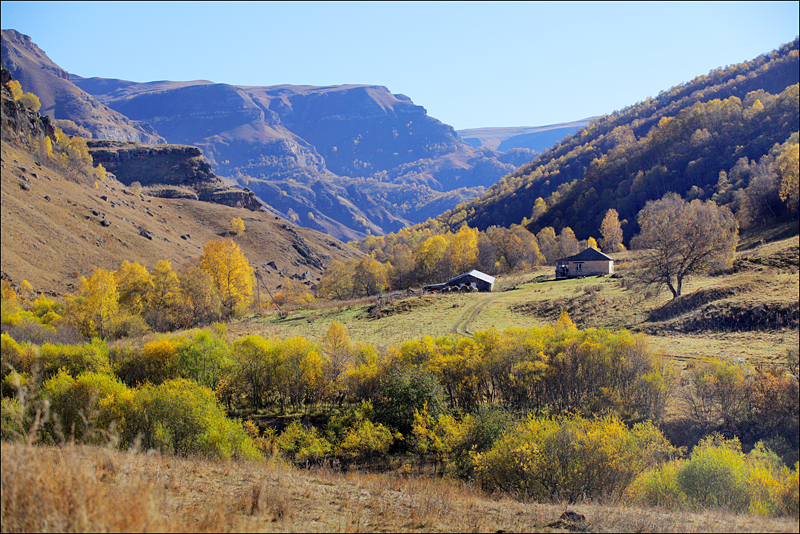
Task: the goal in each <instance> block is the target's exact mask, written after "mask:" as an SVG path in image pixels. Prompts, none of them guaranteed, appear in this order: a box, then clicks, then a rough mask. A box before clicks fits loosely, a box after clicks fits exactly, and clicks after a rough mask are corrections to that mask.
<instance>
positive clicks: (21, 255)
mask: <svg viewBox="0 0 800 534" xmlns="http://www.w3.org/2000/svg"><path fill="white" fill-rule="evenodd" d="M7 73H8V71H6V70H5V69H4V70H3V84H2V153H1V154H0V170H1V171H2V179H1V180H0V185H2V206H3V209H2V213H0V225H1V226H0V227H2V254H1V255H0V258H1V260H2V265H1V266H0V267H1V270H2V278H3V279H7V280H10V281H11V282H12V283H14V284H15V285H17V287H19V284H20V283H21V282H22V281H23V280H28V281H29V282H30V283H31V284H32V285H33V287H34V288H36V289H37V290H39V291H44V292H47V293H48V294H51V295H60V294H63V293H64V292H66V291H69V292H71V291H74V290H75V288H76V286H77V284H78V280H79V279H80V277H81V276H87V277H88V276H89V275H90V274H91V273H92V272H93V271H94V269H96V268H104V269H108V270H114V269H117V268H119V266H120V264H121V263H122V262H123V261H124V260H128V261H131V262H139V263H140V264H142V265H145V266H146V267H147V268H148V269H152V268H153V267H154V266H155V264H156V262H157V261H158V260H161V259H165V260H168V261H170V262H171V264H172V266H173V269H175V270H177V269H179V268H181V267H183V266H186V265H189V264H192V263H195V262H197V261H198V260H199V257H200V254H201V252H202V248H203V246H204V245H205V243H206V242H207V241H209V240H213V239H220V238H228V237H230V236H229V232H228V230H229V227H230V221H231V220H232V219H233V218H237V217H239V218H242V219H243V220H244V224H245V231H244V233H243V234H241V235H239V236H235V237H233V239H234V240H235V241H236V242H237V243H238V244H239V246H240V247H241V249H242V251H243V252H244V254H245V256H247V257H248V259H249V260H250V263H251V265H253V266H257V267H258V268H259V269H260V271H261V273H262V275H263V278H264V281H265V283H266V284H267V285H268V286H269V287H271V288H275V287H277V286H278V285H280V284H282V283H285V282H286V280H289V279H293V280H296V281H299V282H300V283H305V284H306V285H313V284H314V283H315V281H316V280H317V279H318V278H319V277H320V276H321V273H322V272H323V271H324V269H325V268H326V267H327V266H328V265H330V263H331V262H332V261H334V260H337V259H339V260H344V259H348V258H354V257H359V256H361V253H360V252H359V251H357V250H356V249H354V248H353V247H350V246H347V245H345V244H343V243H341V242H340V241H338V240H336V239H334V238H332V237H330V236H328V235H325V234H323V233H321V232H318V231H316V230H311V229H308V228H302V227H299V226H295V225H294V224H291V223H289V222H287V221H285V220H282V219H279V218H277V217H275V216H274V215H271V214H268V213H265V212H263V211H262V212H255V211H251V210H248V209H245V208H242V207H236V205H237V204H238V205H248V204H249V202H251V201H252V199H254V197H252V195H250V194H248V193H247V192H246V191H241V190H233V191H229V190H227V189H218V187H219V186H220V181H219V179H218V178H216V176H215V175H213V173H210V167H209V166H208V164H207V163H205V162H204V161H203V160H202V157H201V153H200V150H199V149H197V148H196V147H188V146H175V145H142V144H135V143H122V142H111V141H90V142H89V143H90V144H94V145H95V146H94V148H92V149H91V150H92V152H93V154H94V156H95V157H96V158H97V159H103V161H105V162H106V164H108V165H109V168H112V169H114V171H116V172H117V173H119V177H120V179H124V180H126V181H129V180H130V178H132V177H134V176H135V177H137V178H138V180H137V181H140V182H141V183H142V186H143V191H144V194H140V193H139V192H138V191H137V190H136V189H134V188H132V187H129V184H130V182H129V183H128V184H125V183H123V182H122V181H120V180H118V179H117V178H116V177H115V176H114V175H113V174H109V175H108V176H107V177H106V178H105V179H104V180H100V179H97V178H95V177H93V176H88V175H86V174H85V173H84V172H83V171H81V170H80V168H77V167H76V166H74V165H72V164H70V165H67V166H64V165H61V164H60V163H58V161H57V159H55V158H52V157H47V155H46V151H44V150H42V148H41V147H43V146H45V142H44V139H45V137H47V138H49V139H50V142H51V145H52V147H53V149H54V150H55V151H56V153H58V151H59V150H60V148H59V143H58V141H56V139H55V138H56V136H55V135H54V128H53V127H52V125H51V121H49V120H48V119H47V118H46V117H44V118H43V117H42V116H41V115H39V114H38V113H32V112H30V111H29V110H26V109H24V108H23V107H22V106H20V105H18V104H17V102H15V101H14V100H13V98H12V97H11V95H10V91H9V90H8V88H7V83H8V79H7V78H6V75H7ZM101 153H104V154H105V155H104V157H102V158H101ZM114 162H116V163H114ZM96 163H97V161H95V164H96ZM104 165H105V164H104ZM131 171H135V174H129V173H131ZM182 173H183V174H182ZM187 177H188V178H189V184H190V185H189V186H187V185H186V184H185V183H184V182H183V181H182V179H183V178H187ZM148 184H160V185H159V187H172V188H173V189H175V190H178V191H183V192H187V191H188V192H192V191H194V193H195V194H196V195H198V196H201V195H202V194H203V193H210V194H211V195H212V196H214V195H216V196H219V195H223V196H224V195H230V198H229V200H231V202H230V203H231V204H233V206H228V205H223V204H220V203H211V202H202V201H199V200H194V197H193V196H192V195H191V194H189V195H186V197H184V198H158V197H154V196H151V195H149V194H147V191H148V187H155V186H152V185H148ZM164 184H171V185H164ZM203 185H204V187H201V186H203ZM217 200H225V199H217ZM250 207H255V206H252V205H251V206H250Z"/></svg>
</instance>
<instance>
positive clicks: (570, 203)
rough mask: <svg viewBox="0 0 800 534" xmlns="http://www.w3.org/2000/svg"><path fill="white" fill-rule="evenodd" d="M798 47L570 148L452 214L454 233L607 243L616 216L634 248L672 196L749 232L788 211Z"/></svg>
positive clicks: (729, 70) (612, 118)
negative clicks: (784, 187) (708, 207)
mask: <svg viewBox="0 0 800 534" xmlns="http://www.w3.org/2000/svg"><path fill="white" fill-rule="evenodd" d="M799 73H800V70H799V68H798V41H797V40H795V41H794V42H792V43H789V44H786V45H783V46H781V47H780V49H778V50H775V51H773V52H772V53H770V54H764V55H761V56H759V57H757V58H756V59H754V60H752V61H745V62H743V63H740V64H737V65H730V66H727V67H723V68H719V69H716V70H713V71H711V72H710V73H709V74H708V75H704V76H698V77H697V78H695V79H693V80H692V81H690V82H688V83H684V84H681V85H678V86H676V87H673V88H672V89H670V90H669V91H666V92H661V93H660V94H659V95H658V96H657V97H656V98H649V99H647V100H646V101H644V102H639V103H636V104H634V105H632V106H630V107H627V108H625V109H623V110H621V111H615V112H614V113H612V114H611V115H605V116H603V117H600V118H599V119H597V120H595V121H593V122H592V123H591V124H590V125H589V126H588V127H586V128H584V129H582V130H580V131H578V132H577V133H576V134H575V135H574V136H568V137H566V138H565V139H564V140H562V141H561V142H560V143H558V144H556V145H554V146H553V147H552V148H551V149H549V150H547V151H546V152H544V153H543V154H541V155H539V156H538V157H536V159H534V160H533V161H532V162H531V163H529V164H527V165H524V166H523V167H521V168H519V169H518V170H517V171H515V172H514V173H511V174H510V175H508V176H506V177H504V178H503V179H502V180H500V182H498V183H497V184H495V185H494V186H492V187H491V188H490V189H489V190H488V191H487V192H486V193H485V194H483V195H482V196H481V197H479V198H477V199H475V200H473V201H471V202H468V203H465V204H462V205H459V206H457V207H456V208H454V209H452V210H450V211H448V212H445V213H444V214H442V215H441V216H440V217H439V220H440V221H441V222H443V223H446V224H447V225H449V226H450V227H451V228H457V227H458V226H460V225H461V224H463V223H464V222H466V223H468V224H469V225H470V226H471V227H477V228H479V229H485V228H487V227H489V226H492V225H502V226H509V225H511V224H515V223H520V222H523V224H525V225H527V227H528V229H529V230H531V231H534V232H537V231H539V230H540V229H541V228H544V227H548V226H552V227H554V228H555V229H556V231H558V230H559V229H560V228H563V227H566V226H569V227H571V228H572V229H573V230H574V231H575V234H576V235H577V236H578V237H579V238H587V237H588V236H589V235H592V234H594V235H597V232H598V229H599V227H600V223H601V221H602V219H603V216H604V215H605V213H606V211H607V210H609V209H610V208H614V209H616V210H617V211H618V212H619V216H620V219H621V220H623V221H627V222H626V223H624V225H623V228H624V230H625V237H626V240H627V239H628V238H630V236H631V235H633V233H634V232H635V231H636V230H637V228H636V227H635V225H636V222H635V217H636V214H637V213H638V212H639V210H641V209H642V207H644V204H645V203H646V202H647V201H648V200H652V199H657V198H661V197H662V196H663V195H664V194H665V193H666V192H668V191H673V192H676V193H678V194H680V195H681V196H683V197H685V198H701V199H712V198H713V199H714V200H715V201H716V202H717V203H719V204H726V205H730V207H732V208H733V209H734V212H735V213H737V216H739V218H740V221H742V222H743V223H744V224H746V223H747V222H748V220H750V221H754V222H758V221H759V219H760V218H762V217H763V216H765V213H762V212H764V211H766V212H772V213H771V214H772V215H775V214H777V213H776V210H780V209H781V208H782V206H781V205H780V201H779V200H778V201H777V204H776V200H777V199H778V197H779V195H778V193H777V188H778V187H779V185H780V183H779V182H780V177H779V176H777V174H776V165H774V163H775V162H776V160H777V158H779V157H780V156H781V154H782V153H784V152H785V151H786V150H787V148H788V144H787V141H789V140H790V137H791V136H792V134H794V135H795V137H794V138H793V139H792V141H793V142H792V143H789V144H796V143H797V137H796V134H797V131H798V77H800V74H799Z"/></svg>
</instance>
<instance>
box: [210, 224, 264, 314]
mask: <svg viewBox="0 0 800 534" xmlns="http://www.w3.org/2000/svg"><path fill="white" fill-rule="evenodd" d="M200 267H201V268H202V269H203V270H204V271H205V272H207V273H208V274H209V276H211V279H212V280H213V282H214V287H215V288H216V289H217V291H218V292H219V295H220V297H221V298H222V305H223V307H224V310H225V312H226V313H227V314H230V313H233V312H234V310H236V309H237V308H241V307H244V306H247V305H248V304H250V301H251V300H252V299H253V268H252V267H250V262H249V261H247V258H246V257H245V255H244V254H243V253H242V251H241V249H240V248H239V245H237V244H236V243H234V242H233V241H231V240H230V239H226V240H221V239H217V240H214V241H209V242H208V243H206V246H205V247H203V254H202V256H201V257H200Z"/></svg>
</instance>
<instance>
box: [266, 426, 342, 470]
mask: <svg viewBox="0 0 800 534" xmlns="http://www.w3.org/2000/svg"><path fill="white" fill-rule="evenodd" d="M275 442H276V444H277V445H278V448H279V449H280V450H281V451H282V452H284V453H285V454H287V455H288V456H289V458H291V459H292V461H294V462H295V463H305V462H308V461H309V460H314V461H317V460H321V459H322V458H324V457H325V456H327V455H328V454H330V452H331V444H330V442H329V441H328V440H327V439H325V437H323V436H322V435H320V433H319V431H318V430H317V429H316V428H314V427H313V426H312V427H306V426H305V425H303V423H301V422H300V421H294V422H293V423H292V424H290V425H289V426H287V427H286V428H285V429H284V431H283V432H282V433H281V435H280V436H278V439H277V440H275Z"/></svg>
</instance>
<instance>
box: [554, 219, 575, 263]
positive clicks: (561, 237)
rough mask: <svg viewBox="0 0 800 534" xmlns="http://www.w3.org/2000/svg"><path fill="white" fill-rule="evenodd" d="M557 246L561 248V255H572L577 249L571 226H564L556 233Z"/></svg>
mask: <svg viewBox="0 0 800 534" xmlns="http://www.w3.org/2000/svg"><path fill="white" fill-rule="evenodd" d="M558 248H559V249H560V250H561V256H562V257H565V258H566V257H568V256H574V255H575V254H577V253H578V252H580V250H579V248H580V247H579V244H578V238H576V237H575V232H573V231H572V228H570V227H569V226H565V227H564V228H562V229H561V233H560V234H558Z"/></svg>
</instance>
